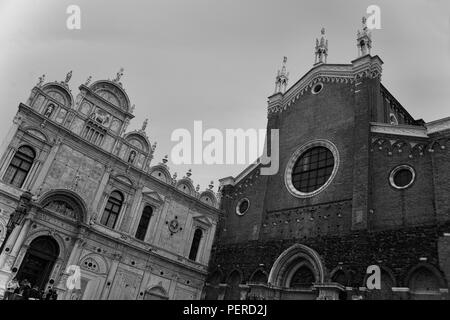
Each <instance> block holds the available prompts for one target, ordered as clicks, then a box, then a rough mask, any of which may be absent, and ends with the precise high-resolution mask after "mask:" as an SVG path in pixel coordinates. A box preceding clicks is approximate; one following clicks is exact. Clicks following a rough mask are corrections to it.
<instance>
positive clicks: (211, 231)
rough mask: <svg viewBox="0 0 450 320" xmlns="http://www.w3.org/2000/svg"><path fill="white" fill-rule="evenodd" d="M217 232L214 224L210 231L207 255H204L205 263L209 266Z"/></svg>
mask: <svg viewBox="0 0 450 320" xmlns="http://www.w3.org/2000/svg"><path fill="white" fill-rule="evenodd" d="M215 232H216V224H215V222H213V225H212V227H211V229H210V230H208V239H207V242H206V249H205V253H204V254H203V257H204V258H203V261H205V264H208V261H209V257H210V256H211V248H212V244H213V241H214V234H215Z"/></svg>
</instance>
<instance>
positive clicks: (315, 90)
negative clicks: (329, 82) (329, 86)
mask: <svg viewBox="0 0 450 320" xmlns="http://www.w3.org/2000/svg"><path fill="white" fill-rule="evenodd" d="M322 89H323V83H317V84H315V85H314V86H313V87H312V89H311V92H312V93H313V94H318V93H320V91H322Z"/></svg>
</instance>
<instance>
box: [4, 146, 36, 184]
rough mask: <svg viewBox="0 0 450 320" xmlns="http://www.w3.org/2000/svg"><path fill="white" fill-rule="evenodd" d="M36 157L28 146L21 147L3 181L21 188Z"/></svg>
mask: <svg viewBox="0 0 450 320" xmlns="http://www.w3.org/2000/svg"><path fill="white" fill-rule="evenodd" d="M35 157H36V154H35V153H34V150H33V149H31V148H30V147H27V146H23V147H20V148H19V150H17V152H16V154H15V155H14V158H13V159H12V160H11V163H10V164H9V167H8V169H7V170H6V173H5V175H4V177H3V180H4V181H5V182H6V183H8V184H12V185H13V186H16V187H18V188H21V187H22V185H23V183H24V182H25V179H26V177H27V175H28V173H29V172H30V169H31V166H32V165H33V160H34V158H35Z"/></svg>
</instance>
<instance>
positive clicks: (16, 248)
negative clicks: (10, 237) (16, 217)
mask: <svg viewBox="0 0 450 320" xmlns="http://www.w3.org/2000/svg"><path fill="white" fill-rule="evenodd" d="M31 222H32V218H31V217H28V218H25V222H24V224H23V226H22V228H21V229H20V233H19V236H18V237H17V241H16V243H15V244H14V247H13V249H12V250H11V255H12V256H14V257H15V256H17V253H18V252H19V250H20V247H22V245H23V243H24V242H25V237H26V236H27V233H28V231H29V230H30V226H31Z"/></svg>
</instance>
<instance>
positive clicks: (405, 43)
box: [0, 0, 450, 190]
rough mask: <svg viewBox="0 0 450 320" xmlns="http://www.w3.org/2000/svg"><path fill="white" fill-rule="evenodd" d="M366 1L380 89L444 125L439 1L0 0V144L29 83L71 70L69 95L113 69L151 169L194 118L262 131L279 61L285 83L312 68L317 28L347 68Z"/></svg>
mask: <svg viewBox="0 0 450 320" xmlns="http://www.w3.org/2000/svg"><path fill="white" fill-rule="evenodd" d="M71 4H76V5H79V6H80V8H81V30H68V29H67V27H66V20H67V17H68V14H66V9H67V7H68V6H69V5H71ZM371 4H376V5H378V6H380V8H381V27H382V29H381V30H374V32H373V50H372V53H373V54H378V55H379V56H380V57H381V58H382V59H383V61H384V63H385V64H384V71H383V76H382V81H383V83H384V85H385V86H386V87H387V88H388V89H389V90H390V91H391V93H392V94H393V95H394V96H395V97H396V98H397V99H398V100H399V101H400V103H402V105H403V106H404V107H405V108H406V109H407V110H408V111H409V112H410V113H411V114H412V116H413V117H415V118H416V119H417V118H423V119H424V120H425V121H427V122H429V121H432V120H436V119H439V118H444V117H447V116H450V108H449V102H450V93H449V92H450V72H449V70H450V69H449V67H450V61H449V60H450V59H449V57H450V1H448V0H426V1H425V0H423V1H420V0H404V1H400V0H396V1H392V0H390V1H381V0H376V1H362V0H339V1H337V0H333V1H330V0H329V1H321V0H314V1H300V0H266V1H261V0H220V1H219V0H158V1H154V0H149V1H142V0H127V1H125V0H123V1H111V0H86V1H76V0H72V1H65V0H53V1H50V0H9V1H8V0H0V44H1V49H0V70H1V73H0V99H1V102H0V103H1V108H2V116H1V118H0V136H1V137H3V136H4V135H5V133H6V132H7V130H8V128H9V126H10V124H11V120H12V118H13V116H14V114H15V113H16V112H17V106H18V104H19V102H26V100H27V98H28V96H29V93H30V90H31V89H32V87H33V86H34V85H35V84H36V83H37V81H38V77H39V76H40V75H42V74H44V73H45V74H46V80H48V81H53V80H58V81H62V80H64V78H65V75H66V73H67V72H68V71H69V70H73V77H72V80H71V82H70V87H71V89H72V92H73V94H74V96H75V95H76V94H77V92H78V86H79V85H80V84H81V83H84V81H85V80H86V78H87V77H88V76H90V75H92V77H93V80H94V81H95V80H97V79H108V78H113V77H114V76H115V74H116V72H117V71H118V70H119V68H120V67H124V69H125V74H124V76H123V77H122V83H123V85H124V88H125V89H126V91H127V93H128V95H129V97H130V100H131V103H132V104H135V105H136V109H135V116H136V118H135V119H134V120H133V121H132V123H131V125H130V127H129V129H134V128H138V127H140V126H141V124H142V121H143V120H144V118H146V117H148V118H150V121H149V126H148V128H147V133H148V135H149V137H150V140H151V141H152V142H153V141H157V142H158V147H157V150H156V155H155V160H154V162H153V164H155V163H157V162H159V161H160V160H161V159H162V157H163V156H164V155H165V154H170V150H171V148H172V147H173V146H174V145H175V143H174V142H171V141H170V135H171V133H172V131H173V130H174V129H177V128H186V129H189V130H192V129H193V122H194V120H202V121H203V126H204V127H205V128H218V129H221V130H225V129H226V128H231V129H232V128H243V129H248V128H265V126H266V115H267V113H266V108H267V97H268V96H269V95H271V94H272V93H273V90H274V78H275V74H276V71H277V70H278V69H279V67H280V64H281V61H282V58H283V56H287V57H288V64H287V65H288V71H289V72H290V84H294V83H295V82H296V81H297V80H298V79H299V78H300V77H301V76H302V75H303V74H304V73H305V72H307V71H308V70H309V69H310V68H311V67H312V65H313V63H314V45H315V38H316V37H319V36H320V29H321V28H322V27H325V28H326V30H327V32H326V35H327V38H328V40H329V56H328V62H329V63H350V61H351V60H353V59H354V58H356V54H357V49H356V31H357V29H359V28H360V26H361V17H362V16H363V15H366V8H367V7H368V6H369V5H371ZM318 125H320V124H318ZM169 164H170V163H169ZM170 167H171V172H172V173H173V172H178V176H179V177H180V176H183V175H184V174H185V172H186V170H187V169H188V168H189V167H191V168H192V171H193V176H192V178H193V180H194V183H195V184H197V183H199V184H201V187H202V189H203V188H205V187H206V186H207V185H208V183H209V181H210V180H215V181H216V182H215V185H216V187H217V185H218V183H217V180H218V179H219V178H222V177H225V176H229V175H233V176H235V175H236V174H238V173H239V172H240V170H241V169H243V167H245V166H242V165H236V166H230V165H223V166H206V165H203V166H201V165H192V166H174V165H173V164H171V165H170ZM216 190H217V188H216Z"/></svg>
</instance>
